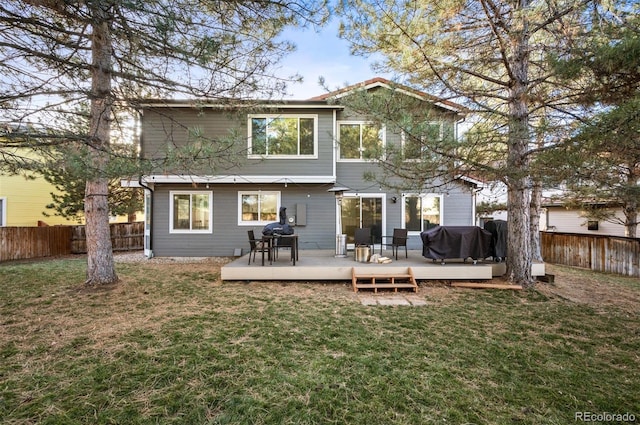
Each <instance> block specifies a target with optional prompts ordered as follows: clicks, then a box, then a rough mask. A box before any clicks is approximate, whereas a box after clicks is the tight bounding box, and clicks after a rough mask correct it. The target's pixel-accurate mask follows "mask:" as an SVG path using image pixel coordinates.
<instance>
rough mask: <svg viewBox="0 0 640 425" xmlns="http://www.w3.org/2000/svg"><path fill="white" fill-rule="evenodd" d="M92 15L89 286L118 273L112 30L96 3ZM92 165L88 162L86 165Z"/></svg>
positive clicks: (111, 280)
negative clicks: (111, 177) (112, 191)
mask: <svg viewBox="0 0 640 425" xmlns="http://www.w3.org/2000/svg"><path fill="white" fill-rule="evenodd" d="M90 7H91V12H92V14H93V28H92V29H93V34H92V40H91V53H92V58H93V61H92V71H91V116H90V127H89V129H90V131H89V137H88V140H87V146H88V148H89V157H90V159H91V162H92V166H93V167H94V168H95V170H94V171H93V172H92V173H90V175H91V176H92V177H90V178H88V179H87V183H86V187H85V199H84V213H85V220H86V234H87V281H86V284H88V285H104V284H111V283H116V282H117V281H118V276H117V275H116V271H115V264H114V261H113V249H112V246H111V233H110V227H109V204H108V200H107V198H108V193H109V181H108V179H107V178H106V176H105V168H106V165H107V163H108V161H109V156H108V155H109V154H108V151H109V137H110V126H111V122H110V120H111V104H112V98H111V57H112V46H111V32H110V28H109V20H108V18H109V16H108V11H107V10H104V9H102V7H106V5H104V4H100V2H98V3H97V4H96V5H93V6H90ZM89 166H91V165H89Z"/></svg>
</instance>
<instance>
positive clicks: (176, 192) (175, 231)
mask: <svg viewBox="0 0 640 425" xmlns="http://www.w3.org/2000/svg"><path fill="white" fill-rule="evenodd" d="M174 195H209V228H208V229H202V230H191V229H174V228H173V196H174ZM189 208H192V202H191V200H189ZM191 219H192V217H191V211H189V222H190V223H191ZM169 233H170V234H178V233H182V234H184V233H188V234H196V233H199V234H210V233H213V192H212V191H210V190H209V191H203V190H193V191H192V190H172V191H169Z"/></svg>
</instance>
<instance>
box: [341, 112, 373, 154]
mask: <svg viewBox="0 0 640 425" xmlns="http://www.w3.org/2000/svg"><path fill="white" fill-rule="evenodd" d="M338 145H339V146H340V159H341V160H374V159H379V158H380V157H381V156H382V147H383V145H384V129H383V128H382V127H381V126H379V125H377V124H373V123H367V122H356V121H342V122H339V123H338Z"/></svg>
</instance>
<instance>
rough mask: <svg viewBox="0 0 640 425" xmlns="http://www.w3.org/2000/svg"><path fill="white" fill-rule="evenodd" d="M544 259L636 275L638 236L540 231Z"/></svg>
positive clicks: (638, 269)
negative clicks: (625, 236) (626, 236)
mask: <svg viewBox="0 0 640 425" xmlns="http://www.w3.org/2000/svg"><path fill="white" fill-rule="evenodd" d="M540 239H541V244H542V258H543V259H544V261H545V262H548V263H553V264H564V265H567V266H576V267H584V268H587V269H591V270H595V271H601V272H608V273H617V274H621V275H626V276H634V277H640V239H638V238H624V237H618V236H604V235H584V234H576V233H555V232H541V238H540Z"/></svg>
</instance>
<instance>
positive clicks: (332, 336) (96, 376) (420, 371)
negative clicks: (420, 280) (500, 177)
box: [0, 259, 640, 425]
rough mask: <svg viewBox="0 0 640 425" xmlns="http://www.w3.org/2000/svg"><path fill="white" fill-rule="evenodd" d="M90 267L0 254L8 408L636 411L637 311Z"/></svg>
mask: <svg viewBox="0 0 640 425" xmlns="http://www.w3.org/2000/svg"><path fill="white" fill-rule="evenodd" d="M85 267H86V264H85V261H84V260H83V259H70V260H69V259H65V260H50V261H41V262H30V263H22V264H10V265H6V264H5V265H0V288H1V289H0V323H1V328H0V422H2V423H3V424H33V423H38V424H74V423H77V424H88V423H91V424H138V423H139V424H157V423H161V424H164V423H179V424H362V425H377V424H432V423H433V424H563V425H564V424H569V423H575V421H574V419H575V414H576V412H592V413H604V412H609V413H620V414H623V413H631V414H634V415H635V417H636V420H640V314H639V312H638V310H637V309H636V310H635V311H633V310H632V311H629V309H628V308H627V309H621V308H616V307H615V306H609V305H608V306H604V307H597V308H596V307H593V306H589V305H586V304H580V303H576V302H572V301H569V300H567V299H565V298H562V297H554V296H550V295H549V294H548V293H547V292H542V291H535V290H534V291H523V292H514V291H478V290H457V289H449V288H448V287H446V286H444V285H439V286H436V287H432V286H429V285H425V284H423V285H422V287H421V289H420V293H419V295H421V296H423V297H424V298H425V299H426V301H427V302H428V305H427V306H425V307H406V306H396V307H383V306H374V307H365V306H363V305H361V304H360V303H359V302H358V298H357V296H356V295H355V294H354V293H353V292H351V290H350V285H347V284H341V283H315V284H309V283H307V284H302V283H287V284H284V283H256V282H254V283H244V282H242V283H221V282H220V281H219V280H218V268H217V266H215V265H214V264H190V265H153V264H119V265H118V273H119V275H120V277H121V278H122V282H121V283H120V284H119V285H118V286H117V287H114V288H104V289H97V290H95V289H94V290H88V289H84V288H83V287H82V282H83V280H84V273H85ZM566 270H570V269H565V272H566ZM570 272H571V271H569V272H567V273H570ZM557 279H558V277H557ZM580 279H583V278H580ZM598 279H599V281H600V282H607V284H608V285H610V287H611V290H612V291H615V288H616V287H617V285H620V286H621V287H624V288H626V290H628V291H629V290H630V291H637V292H640V287H639V286H638V285H637V283H629V282H636V281H632V280H629V279H622V278H616V277H613V276H610V275H609V276H607V275H598ZM545 294H546V295H545ZM591 423H594V422H591Z"/></svg>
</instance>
